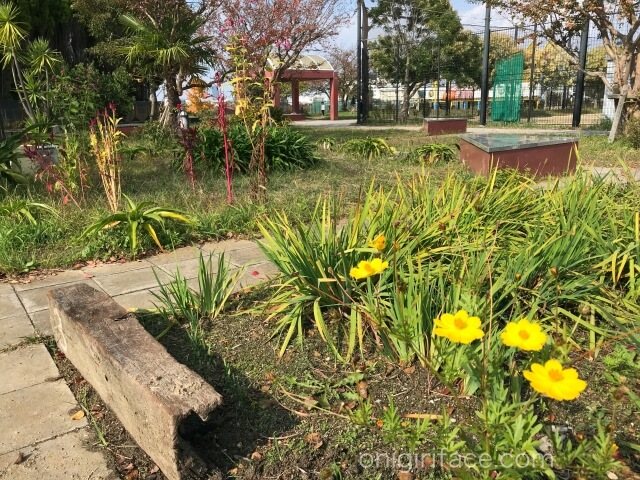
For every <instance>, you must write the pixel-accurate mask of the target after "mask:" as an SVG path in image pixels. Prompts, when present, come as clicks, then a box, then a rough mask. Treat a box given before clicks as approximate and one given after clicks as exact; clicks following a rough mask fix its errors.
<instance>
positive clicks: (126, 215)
mask: <svg viewBox="0 0 640 480" xmlns="http://www.w3.org/2000/svg"><path fill="white" fill-rule="evenodd" d="M122 195H123V196H124V198H125V199H126V200H127V209H126V210H125V211H119V212H116V213H114V214H112V215H108V216H106V217H104V218H102V219H100V220H98V221H97V222H95V223H93V224H92V225H90V226H89V227H88V228H87V229H86V230H85V231H84V232H82V235H81V237H86V236H88V235H93V234H96V233H98V232H99V231H101V230H104V229H106V228H111V227H115V226H116V225H119V224H124V225H126V226H127V235H128V237H129V246H130V248H131V256H132V257H134V256H135V254H136V251H137V248H138V231H139V230H140V229H143V230H144V231H146V232H147V233H148V234H149V236H150V237H151V238H152V239H153V241H154V242H155V244H156V245H158V248H160V250H164V248H163V246H162V244H161V243H160V240H159V239H158V234H157V232H156V229H155V228H154V224H155V225H160V226H161V227H164V223H165V219H167V218H168V219H172V220H176V221H179V222H183V223H191V220H190V219H189V218H188V217H187V216H186V215H185V214H184V213H183V212H181V211H179V210H175V209H173V208H164V207H157V206H152V205H153V203H152V202H141V203H139V204H135V203H134V202H133V200H131V199H130V198H129V197H128V196H127V195H125V194H122Z"/></svg>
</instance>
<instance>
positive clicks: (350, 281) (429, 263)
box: [260, 172, 640, 364]
mask: <svg viewBox="0 0 640 480" xmlns="http://www.w3.org/2000/svg"><path fill="white" fill-rule="evenodd" d="M496 180H497V172H494V174H493V176H491V177H490V178H489V180H488V181H486V180H484V179H473V180H472V181H471V182H470V183H469V182H466V181H464V180H462V179H461V178H460V177H456V176H455V175H451V176H449V177H447V178H446V179H445V180H444V181H443V182H442V183H441V184H440V185H439V186H438V187H437V188H434V186H433V185H431V184H430V179H429V178H428V177H426V176H418V177H416V178H415V179H414V180H413V181H412V182H411V183H409V184H408V185H404V184H402V183H399V184H398V186H397V187H396V188H394V189H392V190H391V191H389V192H384V191H378V190H374V189H371V190H370V191H369V192H368V194H367V195H365V196H364V198H363V200H362V202H361V203H360V204H359V205H357V206H356V207H355V208H354V209H353V210H351V211H349V212H345V211H344V210H343V209H342V208H340V207H339V205H338V204H335V203H332V201H331V200H326V201H325V202H324V203H322V204H320V205H319V207H318V208H317V209H316V212H315V214H314V215H313V218H312V220H311V224H310V225H309V226H307V227H304V228H302V227H298V226H296V225H295V224H294V223H293V222H290V221H289V220H288V219H287V217H286V216H284V215H280V216H272V217H270V218H265V219H264V220H263V221H262V222H261V226H260V228H261V232H262V234H263V236H264V241H263V242H262V247H263V249H264V251H265V253H266V255H267V256H268V257H269V259H270V260H271V261H272V262H273V263H275V264H276V265H277V266H278V268H279V269H280V270H281V272H282V273H283V274H284V278H285V279H286V280H285V281H284V282H282V283H281V284H280V285H279V286H278V288H277V290H276V291H275V292H274V293H273V296H272V299H271V301H270V306H269V308H270V310H269V311H270V312H271V315H270V318H274V319H277V323H276V327H275V333H276V334H280V333H283V334H284V340H283V344H282V349H281V353H282V352H284V349H285V348H286V345H287V344H288V343H289V342H290V340H291V339H292V338H293V337H294V335H296V334H297V335H298V336H299V337H300V340H301V339H302V334H303V332H304V328H306V326H308V325H309V324H311V323H312V324H314V325H315V326H316V328H317V329H318V331H319V333H320V335H321V337H322V338H323V339H324V340H325V341H326V342H327V343H328V344H329V345H330V348H332V350H333V351H334V352H335V353H336V356H337V357H339V358H343V359H346V358H349V357H350V356H351V355H352V354H353V352H354V348H355V347H356V346H357V345H359V346H360V349H361V350H362V349H365V348H366V345H367V344H369V345H371V342H373V341H375V343H376V344H378V345H379V346H380V347H381V348H383V351H384V352H385V353H386V354H387V355H388V356H390V357H392V358H395V359H397V360H398V361H400V362H402V363H408V362H410V361H412V360H413V359H416V358H417V359H418V360H420V361H421V362H422V363H425V364H426V363H429V362H431V361H432V360H433V359H432V358H430V357H429V352H431V351H432V350H431V348H430V346H429V343H428V338H429V334H430V331H431V328H432V325H431V320H432V319H433V318H435V317H436V316H437V315H438V314H439V313H440V312H442V311H457V310H459V309H465V310H467V311H470V312H471V311H472V312H475V313H476V314H477V315H478V316H480V317H481V318H491V319H493V322H494V323H496V324H499V323H501V322H506V321H509V320H510V319H511V318H514V317H519V316H526V317H528V318H531V319H537V320H539V321H541V322H546V323H548V324H550V325H553V328H554V329H556V331H557V332H571V331H574V330H575V329H577V328H584V329H585V330H586V331H587V332H589V335H588V338H589V340H588V341H589V347H590V348H594V347H595V346H596V345H597V344H599V343H600V342H601V341H602V338H603V337H604V336H605V335H606V333H607V331H608V330H609V329H611V328H612V327H616V328H618V329H621V330H623V331H628V330H629V329H630V328H631V327H630V325H632V324H633V322H634V320H633V319H634V316H636V315H638V314H639V313H640V307H639V306H638V304H637V300H638V298H640V284H639V283H638V282H637V280H636V278H638V275H640V267H639V266H638V262H639V261H640V248H639V247H638V246H637V245H638V243H637V239H638V238H640V227H638V225H640V220H638V218H640V217H638V215H640V214H638V213H637V208H638V201H637V193H638V192H637V187H633V186H630V187H620V186H607V184H606V183H604V182H602V181H600V180H598V179H596V178H590V177H589V176H587V175H586V174H585V175H577V176H575V177H573V178H572V179H571V180H570V181H568V182H567V183H566V184H564V185H562V186H559V185H558V186H556V188H553V189H551V190H543V189H541V188H538V187H536V185H535V184H534V183H533V182H532V181H525V180H524V179H523V178H522V177H520V176H518V175H516V174H511V175H506V176H503V178H502V181H501V182H497V181H496ZM634 192H635V193H634ZM630 207H631V208H630ZM634 209H636V210H634ZM345 214H346V219H344V217H345ZM634 215H635V216H636V218H635V219H634ZM341 220H342V226H341V228H338V225H339V224H340V223H339V222H341ZM380 235H383V236H384V237H386V242H385V243H386V245H385V248H383V249H382V250H380V249H378V248H374V247H373V246H372V245H374V246H375V245H377V243H376V242H374V239H376V238H377V237H378V236H380ZM376 259H378V260H376ZM374 260H375V261H376V262H378V263H377V264H375V265H374ZM363 261H365V262H367V263H365V264H361V262H363ZM382 266H384V268H382ZM353 267H356V270H355V272H354V271H353V270H351V269H352V268H353ZM363 272H364V273H363ZM354 273H355V274H354ZM585 306H588V308H587V307H585ZM330 320H331V321H330ZM631 333H633V332H631ZM367 338H368V339H369V341H367ZM630 338H631V339H633V341H634V342H635V343H636V344H637V345H639V346H640V335H637V332H636V334H635V335H631V336H630Z"/></svg>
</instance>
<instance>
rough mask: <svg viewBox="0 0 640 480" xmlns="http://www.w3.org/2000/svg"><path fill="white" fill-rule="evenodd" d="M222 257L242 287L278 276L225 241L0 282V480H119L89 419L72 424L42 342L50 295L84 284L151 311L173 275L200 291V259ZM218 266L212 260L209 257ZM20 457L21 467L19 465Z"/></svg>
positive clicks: (66, 393) (246, 248)
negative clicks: (160, 286) (163, 283)
mask: <svg viewBox="0 0 640 480" xmlns="http://www.w3.org/2000/svg"><path fill="white" fill-rule="evenodd" d="M221 252H225V258H227V259H228V260H229V261H230V262H231V267H232V268H233V269H234V270H237V269H239V268H241V267H242V266H246V268H245V272H244V274H243V276H242V277H241V280H240V285H239V288H242V287H245V286H248V285H251V284H255V283H258V282H260V281H263V280H266V279H267V278H268V277H269V276H272V275H274V274H275V273H276V272H277V269H276V268H275V266H274V265H273V264H271V263H269V262H268V261H267V259H266V257H265V256H264V254H263V253H262V252H261V251H260V250H259V248H258V246H257V245H256V243H255V242H251V241H248V240H226V241H223V242H219V243H206V244H204V245H201V246H197V247H196V246H193V247H185V248H180V249H177V250H175V251H173V252H168V253H162V254H159V255H156V256H153V257H150V258H147V259H144V260H138V261H134V262H128V263H122V264H120V263H116V264H104V265H99V266H95V267H84V268H81V269H79V270H67V271H64V272H61V273H58V274H57V275H53V276H50V277H47V278H45V279H43V280H39V281H34V282H32V283H27V284H22V283H16V284H8V283H0V372H2V377H1V378H2V381H1V382H0V432H1V433H0V479H3V480H4V479H11V480H23V479H24V480H31V479H33V480H42V479H43V478H46V479H53V480H56V479H60V480H70V479H78V480H98V479H116V478H118V476H117V475H116V474H115V472H113V471H111V470H110V469H109V468H108V466H107V462H106V459H105V456H104V453H103V452H101V451H100V450H99V449H97V448H94V447H93V443H95V439H96V437H95V433H94V432H93V431H92V427H91V426H90V425H89V423H88V421H87V419H86V418H83V419H81V420H72V419H71V416H72V414H73V413H74V412H76V411H78V410H79V406H78V403H77V402H76V400H75V398H74V397H73V395H72V393H71V391H70V390H69V388H68V387H67V385H66V384H65V381H64V380H63V379H61V378H60V377H59V373H58V369H57V368H56V365H55V363H54V362H53V359H52V358H51V356H50V355H49V352H48V351H47V349H46V347H45V345H44V344H43V343H41V337H39V335H52V331H51V326H50V324H49V310H48V304H47V292H48V291H49V290H51V289H52V288H54V287H57V286H64V285H71V284H74V283H86V284H88V285H91V286H92V287H94V288H96V289H98V290H102V291H104V292H106V293H107V294H109V295H111V296H112V297H113V299H114V300H115V301H117V302H118V303H119V304H120V305H122V306H123V307H125V308H153V307H154V305H153V301H154V297H153V295H152V293H151V292H153V291H156V290H157V286H158V285H157V281H156V278H155V276H154V271H155V272H156V274H157V275H158V277H159V278H160V279H162V280H167V279H169V278H170V276H171V275H173V274H175V272H176V269H179V270H180V273H181V274H182V275H183V276H184V277H186V278H187V279H189V283H191V284H193V285H197V276H198V258H199V256H200V254H201V253H202V254H204V255H205V258H207V256H208V255H209V254H213V255H214V256H216V255H219V254H220V253H221ZM213 261H214V264H217V257H216V258H214V260H213ZM19 456H22V458H23V460H24V461H22V462H18V463H16V460H17V459H18V457H19Z"/></svg>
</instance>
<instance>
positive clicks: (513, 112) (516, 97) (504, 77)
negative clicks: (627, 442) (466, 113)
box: [491, 52, 524, 122]
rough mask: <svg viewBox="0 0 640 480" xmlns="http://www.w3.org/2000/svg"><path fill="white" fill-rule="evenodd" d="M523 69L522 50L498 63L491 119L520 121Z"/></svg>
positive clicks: (494, 81)
mask: <svg viewBox="0 0 640 480" xmlns="http://www.w3.org/2000/svg"><path fill="white" fill-rule="evenodd" d="M523 69H524V54H523V53H522V52H519V53H516V54H514V55H510V56H509V57H507V58H504V59H502V60H499V61H498V62H497V63H496V74H495V77H494V80H493V99H492V102H491V120H493V121H502V122H519V121H520V103H521V97H522V78H523Z"/></svg>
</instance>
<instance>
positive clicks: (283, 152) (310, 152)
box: [200, 123, 317, 174]
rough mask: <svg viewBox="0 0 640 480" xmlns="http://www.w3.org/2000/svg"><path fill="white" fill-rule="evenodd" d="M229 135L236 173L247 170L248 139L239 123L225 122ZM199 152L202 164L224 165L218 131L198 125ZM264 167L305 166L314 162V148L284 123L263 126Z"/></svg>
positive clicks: (219, 167) (305, 138)
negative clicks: (199, 127) (264, 136)
mask: <svg viewBox="0 0 640 480" xmlns="http://www.w3.org/2000/svg"><path fill="white" fill-rule="evenodd" d="M228 134H229V137H230V139H231V144H232V146H233V153H234V168H235V171H236V172H238V173H243V174H245V173H248V171H249V162H250V161H251V142H250V140H249V137H248V136H247V133H246V129H245V128H244V126H243V125H241V124H238V123H235V124H233V125H229V132H228ZM200 135H201V137H202V144H201V148H202V152H203V158H204V162H205V164H206V166H207V167H208V168H211V169H212V170H215V171H219V170H223V169H224V167H225V159H224V146H223V143H222V133H221V131H220V130H219V129H217V128H210V127H207V128H201V129H200ZM265 154H266V168H267V170H292V169H295V168H299V169H303V168H308V167H310V166H312V165H313V164H315V162H316V161H317V157H316V153H315V148H314V146H313V144H312V143H311V141H310V140H309V139H308V138H307V136H305V135H304V134H302V133H300V132H299V131H297V130H294V129H292V128H289V127H288V126H269V127H267V137H266V142H265Z"/></svg>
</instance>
